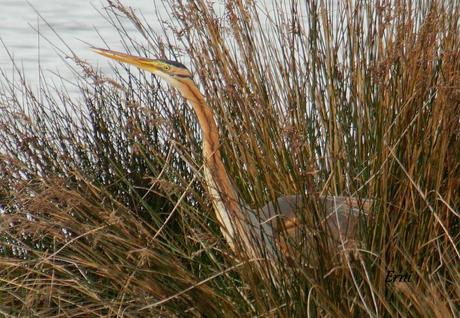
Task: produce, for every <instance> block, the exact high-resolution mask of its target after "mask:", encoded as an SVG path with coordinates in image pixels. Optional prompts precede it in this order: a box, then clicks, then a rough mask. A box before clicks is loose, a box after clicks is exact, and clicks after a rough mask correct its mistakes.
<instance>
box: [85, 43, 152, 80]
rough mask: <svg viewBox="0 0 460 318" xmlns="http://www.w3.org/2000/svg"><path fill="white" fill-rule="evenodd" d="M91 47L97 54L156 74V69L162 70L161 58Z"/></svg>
mask: <svg viewBox="0 0 460 318" xmlns="http://www.w3.org/2000/svg"><path fill="white" fill-rule="evenodd" d="M91 49H92V50H93V51H94V52H96V53H97V54H100V55H102V56H105V57H108V58H110V59H112V60H116V61H120V62H124V63H127V64H131V65H134V66H136V67H138V68H142V69H144V70H147V71H149V72H152V73H154V74H155V73H156V71H158V70H160V68H159V63H160V61H159V60H153V59H148V58H145V57H140V56H134V55H129V54H125V53H121V52H117V51H111V50H106V49H101V48H96V47H93V48H91Z"/></svg>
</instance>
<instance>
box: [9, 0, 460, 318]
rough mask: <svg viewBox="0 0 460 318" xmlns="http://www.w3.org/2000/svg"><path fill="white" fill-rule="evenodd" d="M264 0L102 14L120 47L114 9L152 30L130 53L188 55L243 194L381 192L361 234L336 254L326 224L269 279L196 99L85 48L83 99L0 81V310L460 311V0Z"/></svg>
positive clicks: (53, 313) (79, 313) (127, 313)
mask: <svg viewBox="0 0 460 318" xmlns="http://www.w3.org/2000/svg"><path fill="white" fill-rule="evenodd" d="M274 2H276V3H277V4H276V5H275V4H273V5H268V6H264V5H262V4H261V3H260V2H252V1H244V2H243V1H228V2H227V3H226V5H225V12H224V13H223V14H218V13H216V12H214V11H213V10H211V6H210V4H209V3H208V2H205V1H199V0H196V1H187V2H183V1H180V0H177V1H174V2H165V4H166V5H167V6H169V7H170V8H171V12H173V15H172V18H173V21H174V23H173V25H172V26H171V27H172V29H173V30H174V32H175V40H174V41H176V42H168V41H167V38H166V37H165V36H164V35H155V34H153V33H152V32H151V29H149V27H148V26H146V25H145V24H143V23H142V21H140V20H139V19H138V18H137V17H135V15H134V13H133V12H132V11H130V10H127V9H126V8H122V7H120V4H118V3H115V2H110V3H109V5H110V8H111V10H113V11H110V10H109V15H110V16H111V17H113V18H114V20H113V21H115V22H114V23H115V26H116V27H117V29H118V30H119V32H120V34H121V35H123V37H124V41H126V42H124V43H125V44H126V47H132V44H135V43H132V42H130V41H132V40H131V39H130V38H129V37H127V36H126V35H124V34H123V27H122V25H120V24H117V21H118V20H116V16H117V15H116V14H124V15H126V16H128V17H129V18H130V19H131V20H132V21H133V23H134V24H135V25H136V26H137V27H138V28H139V31H140V33H141V34H142V35H144V37H145V40H146V43H148V44H149V46H148V49H147V50H146V49H144V48H141V47H139V46H137V45H134V47H135V48H136V50H137V51H138V52H137V53H138V54H145V55H147V56H158V57H168V58H172V59H179V60H182V61H184V62H186V63H187V64H189V65H190V68H191V69H192V70H193V71H194V72H195V79H196V81H197V82H198V83H199V84H200V86H201V90H202V91H203V92H204V93H205V95H206V98H207V101H208V103H209V104H210V106H211V107H213V109H214V110H215V112H216V120H217V121H218V123H219V127H220V129H221V132H222V152H223V156H224V159H225V163H226V167H227V170H228V171H229V173H230V175H231V176H232V177H233V179H234V180H235V182H236V185H237V187H238V189H239V190H240V192H241V193H242V195H243V196H244V197H245V199H246V201H247V202H249V204H250V205H251V206H253V207H257V206H261V205H262V204H263V203H264V202H267V201H269V200H273V199H274V198H276V197H277V196H280V195H282V194H293V193H304V192H307V193H323V194H324V193H328V194H339V195H353V196H357V197H368V198H373V199H374V200H375V204H374V207H373V211H374V215H373V218H371V219H369V220H368V221H367V222H366V223H365V224H362V225H361V228H362V233H361V236H362V244H361V245H360V246H359V249H358V250H355V251H354V252H353V253H346V252H343V253H341V258H340V260H341V261H340V263H337V257H336V255H334V254H335V253H336V252H334V251H335V250H333V251H331V250H330V249H328V248H327V246H325V243H324V242H325V240H323V238H322V235H323V234H321V233H320V234H319V238H318V240H317V242H314V244H312V246H313V247H312V250H310V251H306V252H305V253H303V254H302V253H301V254H300V257H299V258H298V259H297V260H296V263H295V264H294V266H293V267H292V268H286V267H285V264H281V265H280V266H281V268H282V271H280V272H279V273H278V282H277V283H276V284H273V282H272V281H267V280H264V279H263V278H262V277H259V276H258V273H257V272H255V271H253V270H252V269H251V266H250V264H249V265H248V264H245V263H242V262H239V261H237V260H235V259H234V258H233V257H232V253H231V251H230V250H229V248H228V247H227V246H226V245H225V244H224V242H223V240H222V238H221V236H220V234H219V231H218V228H217V226H216V221H215V219H214V217H213V213H212V208H211V206H210V204H209V200H208V198H207V196H206V194H205V193H204V191H203V187H202V179H201V177H200V173H199V170H200V167H201V149H200V135H199V127H198V126H197V121H196V119H195V117H194V114H193V113H192V110H191V109H190V108H189V107H188V106H187V105H185V104H184V101H183V100H182V99H181V98H180V97H179V96H178V94H177V93H176V92H174V91H172V90H168V89H165V87H164V86H161V84H159V82H158V81H157V80H156V79H155V78H153V77H151V76H150V75H149V74H144V73H141V74H140V75H138V74H139V73H138V72H137V71H136V72H134V73H130V72H128V73H127V74H124V72H123V71H120V72H117V73H116V76H115V78H114V79H109V78H107V77H106V76H103V75H101V74H97V73H96V72H95V71H94V70H92V69H91V68H89V67H88V66H87V65H84V64H82V63H81V61H78V60H77V61H76V62H77V64H78V63H80V65H81V66H82V73H83V75H85V77H84V79H83V80H81V82H80V86H81V93H82V96H83V97H84V102H83V103H81V102H77V101H76V100H73V99H71V98H65V95H66V94H65V92H61V93H62V94H61V95H60V96H61V98H59V97H56V96H55V95H53V94H50V93H49V92H48V91H46V90H45V92H44V94H43V96H44V98H43V99H38V98H36V97H35V96H34V95H33V93H32V92H31V91H27V92H26V95H25V96H24V98H22V97H23V96H18V91H17V90H16V89H13V87H12V86H11V85H12V83H11V81H10V80H9V79H8V78H4V81H3V82H4V84H3V88H2V94H1V100H0V103H1V104H0V105H1V107H0V139H1V140H3V141H4V142H3V143H2V145H0V156H1V159H2V161H1V162H0V173H1V184H0V205H1V208H2V210H3V212H2V213H1V214H0V222H1V223H0V254H1V255H2V258H0V315H2V314H3V315H4V316H5V317H9V316H21V317H22V316H24V317H29V316H37V317H61V316H62V317H95V316H101V317H108V316H109V317H112V316H113V317H118V316H120V317H121V316H124V317H141V316H142V317H145V316H165V317H179V316H181V317H182V316H210V317H214V316H226V317H230V316H235V317H241V316H262V317H265V316H270V317H271V316H274V317H278V316H280V317H306V316H310V317H311V316H321V317H322V316H326V317H350V316H355V317H361V316H374V317H379V316H390V317H392V316H395V317H397V316H410V317H417V316H420V317H421V316H432V317H448V316H458V315H460V312H459V309H458V308H459V299H460V289H459V286H460V271H459V270H458V264H459V261H460V253H459V250H460V246H459V243H458V242H460V231H459V228H460V224H459V217H460V214H459V207H460V195H459V189H460V115H459V114H460V86H459V83H460V53H459V47H460V32H459V28H458V26H459V17H460V5H459V3H458V1H450V2H445V3H443V2H441V1H439V2H432V3H429V4H428V3H421V4H417V5H415V4H412V6H411V5H409V4H405V3H404V4H401V3H398V4H396V5H390V4H384V5H380V6H376V5H374V4H372V2H369V3H364V2H361V1H358V2H359V3H358V4H357V5H356V6H351V5H350V4H341V5H340V6H336V7H331V6H330V4H329V2H327V1H310V2H308V4H307V5H294V6H293V5H292V4H290V3H289V4H288V3H285V2H284V1H282V2H278V1H274ZM265 11H273V12H276V13H275V14H272V15H271V19H268V18H267V16H265V14H264V12H265ZM163 25H164V26H165V29H167V28H168V25H167V24H163ZM169 41H173V39H172V38H169ZM114 49H115V48H114ZM116 49H119V48H116ZM132 53H135V52H132ZM186 56H187V58H186ZM188 58H189V59H190V60H187V59H188ZM123 67H124V66H123ZM118 69H119V70H121V68H120V67H118ZM20 85H22V86H23V87H24V88H26V85H25V84H24V83H22V84H20ZM47 89H51V88H50V87H48V88H47ZM19 97H21V98H19ZM160 229H161V230H160ZM311 255H316V257H314V258H310V257H311ZM318 255H320V257H317V256H318ZM311 259H315V262H316V264H312V265H313V266H305V265H304V264H305V263H311ZM390 270H393V271H395V272H398V273H410V275H411V276H410V282H405V283H388V282H386V281H385V280H386V278H387V275H388V273H389V271H390Z"/></svg>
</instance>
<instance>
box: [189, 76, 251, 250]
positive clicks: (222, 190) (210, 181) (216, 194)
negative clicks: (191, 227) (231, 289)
mask: <svg viewBox="0 0 460 318" xmlns="http://www.w3.org/2000/svg"><path fill="white" fill-rule="evenodd" d="M186 86H187V87H186V90H182V92H183V96H184V97H185V98H186V99H187V100H188V101H189V102H190V104H191V105H192V106H193V109H194V110H195V113H196V115H197V117H198V121H199V123H200V126H201V129H202V135H203V157H204V158H203V159H204V177H205V181H206V184H207V187H208V191H209V193H210V195H211V198H212V200H213V202H212V203H213V207H214V210H215V211H216V215H217V218H218V220H219V222H220V225H221V227H222V233H223V235H224V237H225V239H226V241H227V242H228V244H229V245H230V247H231V248H232V249H233V250H235V244H236V236H237V237H238V239H240V240H242V242H241V243H242V244H244V245H245V246H246V247H248V246H253V244H252V242H250V241H251V238H250V236H251V235H250V234H249V231H250V230H249V229H250V228H251V227H253V226H254V225H255V224H251V223H254V222H256V220H255V215H254V213H253V212H252V211H250V210H249V209H247V208H246V207H244V206H241V203H242V201H241V200H240V199H239V197H238V194H237V191H236V190H235V189H234V187H233V185H232V183H231V181H230V178H229V176H228V174H227V172H226V170H225V167H224V164H223V162H222V158H221V154H220V141H219V130H218V128H217V124H216V121H215V119H214V113H213V111H212V109H211V108H210V107H209V106H208V105H207V104H206V101H205V99H204V97H203V95H201V93H200V91H199V90H198V88H197V87H196V86H195V85H193V84H190V85H186ZM184 91H185V93H184ZM251 252H253V251H251Z"/></svg>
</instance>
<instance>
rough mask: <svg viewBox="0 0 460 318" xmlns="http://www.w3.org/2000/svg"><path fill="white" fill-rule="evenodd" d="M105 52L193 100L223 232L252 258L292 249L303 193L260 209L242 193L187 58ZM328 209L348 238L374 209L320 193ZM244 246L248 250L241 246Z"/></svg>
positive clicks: (337, 234) (332, 225) (335, 230)
mask: <svg viewBox="0 0 460 318" xmlns="http://www.w3.org/2000/svg"><path fill="white" fill-rule="evenodd" d="M93 50H94V51H95V52H96V53H98V54H100V55H103V56H105V57H108V58H111V59H114V60H117V61H120V62H125V63H128V64H131V65H134V66H136V67H138V68H140V69H144V70H146V71H149V72H151V73H153V74H155V75H158V76H159V77H161V78H162V79H164V80H165V81H167V82H168V83H169V84H170V85H171V86H173V87H175V88H176V89H177V90H178V91H179V93H180V94H181V95H182V96H183V97H184V98H185V99H186V100H187V101H188V102H189V103H190V104H191V106H192V107H193V109H194V111H195V113H196V116H197V118H198V121H199V124H200V127H201V130H202V139H203V158H204V163H203V174H204V180H205V183H206V188H207V191H208V193H209V195H210V198H211V200H212V204H213V208H214V211H215V213H216V217H217V220H218V222H219V225H220V228H221V231H222V234H223V236H224V238H225V240H226V242H227V243H228V245H229V246H230V248H231V249H232V250H233V251H234V252H236V253H238V254H239V253H241V252H243V253H244V254H245V255H246V256H248V257H251V258H269V259H274V258H276V257H277V256H278V255H279V254H280V253H281V254H283V253H284V254H286V253H287V254H288V253H290V252H289V251H288V250H289V249H288V248H286V246H283V245H287V243H286V241H285V240H284V235H286V234H287V235H288V236H291V237H295V236H296V233H298V231H297V227H298V226H299V222H298V215H299V213H302V211H303V210H305V209H304V207H303V206H302V203H303V202H302V196H300V195H292V196H285V197H280V198H278V199H277V200H276V202H270V203H269V204H267V205H266V206H264V207H262V208H261V209H258V210H254V209H251V208H249V207H248V205H247V204H245V203H244V201H243V200H242V199H241V198H240V196H239V195H238V191H237V190H236V189H235V188H234V187H233V185H232V182H231V180H230V177H229V175H228V174H227V172H226V170H225V167H224V164H223V161H222V158H221V153H220V137H219V130H218V127H217V124H216V121H215V119H214V112H213V110H212V109H211V108H210V107H209V106H208V105H207V103H206V101H205V98H204V97H203V95H202V94H201V92H200V91H199V89H198V87H197V85H196V84H195V82H194V81H193V79H192V74H191V73H190V71H189V70H188V69H187V68H186V67H185V66H184V65H183V64H181V63H179V62H176V61H169V60H163V59H148V58H144V57H138V56H132V55H128V54H125V53H121V52H116V51H111V50H106V49H100V48H93ZM318 200H319V203H318V204H319V205H320V206H321V207H322V208H323V210H324V211H325V217H324V219H323V221H324V222H325V223H326V225H327V227H328V228H329V229H330V232H331V234H332V236H333V238H334V240H336V241H344V240H347V239H349V238H352V237H353V236H354V234H355V232H356V231H355V229H356V224H357V221H358V217H359V214H360V211H368V210H369V208H370V201H369V200H363V201H358V200H357V199H354V198H350V197H337V196H325V197H320V198H318ZM241 248H242V249H243V251H241Z"/></svg>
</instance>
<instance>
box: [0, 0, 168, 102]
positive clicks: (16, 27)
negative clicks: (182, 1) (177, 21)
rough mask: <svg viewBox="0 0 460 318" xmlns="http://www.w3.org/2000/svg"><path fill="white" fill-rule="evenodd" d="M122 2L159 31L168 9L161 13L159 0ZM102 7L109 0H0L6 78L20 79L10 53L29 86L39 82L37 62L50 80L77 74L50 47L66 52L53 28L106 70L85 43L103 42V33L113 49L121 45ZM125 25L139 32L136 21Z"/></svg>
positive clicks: (0, 57)
mask: <svg viewBox="0 0 460 318" xmlns="http://www.w3.org/2000/svg"><path fill="white" fill-rule="evenodd" d="M122 2H123V4H124V5H125V6H129V7H131V8H132V9H133V10H134V12H135V13H137V14H138V15H140V16H141V18H142V19H145V20H146V21H148V23H149V25H150V26H152V27H153V29H154V30H155V29H158V31H160V30H161V26H160V23H161V22H160V21H159V19H158V17H161V16H165V15H166V13H167V12H162V10H165V9H164V8H163V6H162V5H161V4H160V5H158V3H159V1H158V0H157V2H156V3H155V0H143V1H140V0H123V1H122ZM106 6H107V2H105V1H103V0H102V1H88V0H79V1H70V0H29V1H25V0H0V40H1V41H2V42H3V44H0V70H1V71H2V72H3V73H5V75H6V76H7V77H8V79H18V78H19V76H18V74H16V73H15V70H14V67H13V62H12V61H11V57H12V58H13V59H14V62H15V63H16V65H17V66H18V67H19V68H20V69H21V71H22V72H23V73H24V74H25V77H26V81H27V83H29V84H30V86H31V87H32V88H34V87H37V86H38V84H39V67H40V68H41V69H42V71H43V72H44V74H45V76H46V78H47V80H48V79H52V78H53V76H55V75H53V73H54V74H59V75H60V76H61V77H62V78H64V79H67V80H68V81H69V83H71V82H72V80H73V79H74V78H75V75H73V74H72V72H71V71H70V70H69V68H68V67H67V66H66V61H65V59H62V58H61V57H59V54H58V52H57V49H56V48H54V47H53V45H56V46H57V47H58V48H59V49H62V50H64V51H65V52H69V51H68V49H66V48H65V45H64V44H63V43H61V41H60V40H59V38H58V36H57V35H56V34H55V33H54V32H56V33H57V34H58V35H59V37H61V38H62V40H63V41H64V42H65V43H66V44H67V45H68V46H69V47H70V48H71V49H72V50H73V51H74V52H75V53H77V54H78V56H79V57H81V58H82V59H83V60H85V61H86V62H88V63H90V64H91V65H94V66H98V67H100V68H101V70H102V71H104V72H110V67H109V64H108V62H107V60H106V59H104V58H103V57H100V56H98V55H97V54H95V53H93V52H92V51H91V50H90V49H89V44H91V45H95V46H101V47H104V46H105V45H104V42H103V41H102V39H101V37H102V38H103V39H104V41H105V42H106V43H107V44H109V45H110V48H111V49H117V50H122V49H123V47H122V45H121V42H120V36H119V35H118V33H117V32H116V30H115V29H114V27H113V26H111V25H110V23H109V22H108V21H107V20H106V15H105V13H104V10H105V8H106ZM98 11H99V12H98ZM120 18H121V19H123V18H122V17H120ZM142 19H141V20H142ZM124 25H125V26H126V29H127V31H128V32H129V34H130V37H131V35H132V36H133V37H136V34H137V33H138V32H137V31H136V30H135V28H134V26H132V25H131V24H130V23H125V24H124ZM52 29H54V31H53V30H52ZM39 34H40V35H39ZM49 42H51V43H49ZM85 42H87V43H89V44H87V43H85ZM4 46H5V47H6V48H5V47H4ZM8 52H9V53H8ZM10 55H11V57H10ZM67 62H69V61H67ZM56 78H58V77H57V76H56ZM68 90H69V92H70V93H71V94H78V90H77V89H76V87H73V88H72V85H70V87H69V88H68Z"/></svg>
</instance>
